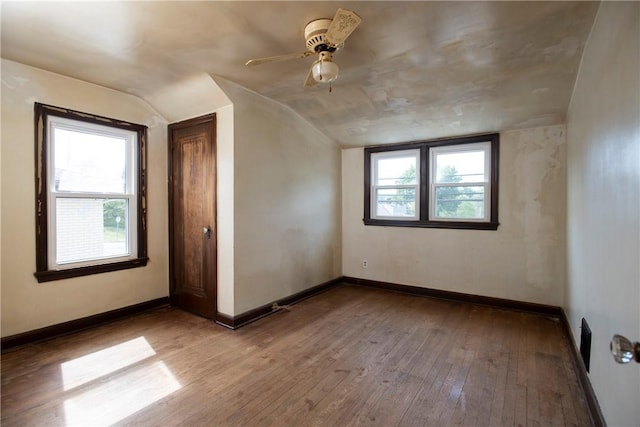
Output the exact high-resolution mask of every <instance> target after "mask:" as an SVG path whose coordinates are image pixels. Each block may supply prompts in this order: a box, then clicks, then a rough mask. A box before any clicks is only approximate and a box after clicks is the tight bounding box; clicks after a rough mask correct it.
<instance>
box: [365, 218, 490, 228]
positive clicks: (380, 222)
mask: <svg viewBox="0 0 640 427" xmlns="http://www.w3.org/2000/svg"><path fill="white" fill-rule="evenodd" d="M363 222H364V225H377V226H381V227H412V228H449V229H454V230H497V229H498V225H500V224H499V223H498V222H470V221H406V220H393V219H368V218H365V219H363Z"/></svg>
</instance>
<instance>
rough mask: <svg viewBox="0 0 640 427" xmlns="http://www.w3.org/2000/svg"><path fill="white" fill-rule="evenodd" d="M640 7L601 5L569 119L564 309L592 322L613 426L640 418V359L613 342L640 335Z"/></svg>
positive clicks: (574, 324) (576, 322)
mask: <svg viewBox="0 0 640 427" xmlns="http://www.w3.org/2000/svg"><path fill="white" fill-rule="evenodd" d="M639 23H640V3H638V2H630V3H613V2H603V3H602V4H601V6H600V10H599V11H598V15H597V17H596V20H595V23H594V27H593V30H592V33H591V35H590V37H589V40H588V42H587V45H586V48H585V52H584V56H583V59H582V64H581V67H580V71H579V74H578V79H577V82H576V86H575V89H574V94H573V98H572V100H571V105H570V108H569V113H568V122H567V144H568V145H567V147H568V149H567V159H568V164H567V170H568V179H567V181H568V205H567V206H568V207H567V213H568V216H567V218H568V222H567V224H568V225H567V250H568V252H567V267H568V268H567V296H566V309H567V312H568V317H569V321H570V323H571V329H572V331H573V333H574V336H575V337H576V341H577V342H579V336H580V329H579V327H580V320H581V319H582V318H583V317H584V318H585V319H586V320H587V322H589V325H590V327H591V330H592V333H593V338H592V348H591V370H590V375H589V376H590V380H591V383H592V385H593V387H594V390H595V392H596V394H597V396H598V400H599V402H600V406H601V409H602V411H603V414H604V416H605V419H606V421H607V423H608V425H610V426H631V425H638V422H640V405H638V403H639V400H638V396H640V364H637V363H633V364H632V365H627V366H621V365H617V364H616V363H615V362H614V361H613V359H612V357H611V355H610V353H609V341H610V340H611V338H612V336H613V334H616V333H619V334H622V335H626V336H627V337H628V338H630V339H632V340H634V341H637V340H640V308H639V307H640V224H639V222H640V65H639V63H640V56H639V52H640V43H639V40H640V24H639Z"/></svg>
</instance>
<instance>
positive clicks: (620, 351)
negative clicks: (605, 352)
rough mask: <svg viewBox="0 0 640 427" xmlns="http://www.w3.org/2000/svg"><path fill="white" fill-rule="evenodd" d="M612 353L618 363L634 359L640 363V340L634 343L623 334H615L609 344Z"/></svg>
mask: <svg viewBox="0 0 640 427" xmlns="http://www.w3.org/2000/svg"><path fill="white" fill-rule="evenodd" d="M609 348H610V349H611V354H612V355H613V358H614V360H615V361H616V362H618V363H629V362H631V361H632V360H635V361H636V362H638V363H640V342H634V343H632V342H631V341H630V340H629V339H627V338H626V337H623V336H622V335H618V334H616V335H614V336H613V339H612V340H611V343H610V344H609Z"/></svg>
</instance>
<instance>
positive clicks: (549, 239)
mask: <svg viewBox="0 0 640 427" xmlns="http://www.w3.org/2000/svg"><path fill="white" fill-rule="evenodd" d="M502 137H503V138H502V143H503V148H504V150H503V162H502V164H503V165H505V166H504V167H503V168H506V167H507V166H506V164H505V163H509V164H510V168H511V169H512V171H511V173H510V174H509V175H507V176H506V177H504V179H503V180H502V181H503V182H505V181H506V180H510V179H514V180H515V186H512V187H509V186H507V188H506V189H507V190H513V191H512V192H507V194H509V195H510V196H511V197H513V200H512V202H513V205H512V206H513V208H511V209H509V210H508V211H507V212H504V213H503V215H505V216H509V215H513V216H514V217H515V219H516V220H517V223H518V224H519V225H520V227H522V228H521V233H522V239H523V242H524V255H525V273H526V283H527V285H528V286H531V287H533V288H536V289H537V290H539V291H541V292H550V291H551V292H553V289H554V287H557V286H558V285H561V284H562V283H563V282H564V280H562V277H563V275H564V251H563V250H560V249H562V248H564V234H563V233H561V232H560V231H562V230H564V222H565V209H564V206H565V204H564V202H563V200H561V199H559V198H558V194H557V189H558V188H564V187H565V129H564V126H554V127H543V128H534V129H526V130H516V131H508V132H504V133H503V134H502ZM512 148H515V150H512ZM511 154H515V157H511ZM507 156H508V157H507ZM505 157H506V158H505ZM505 184H506V183H505ZM503 194H504V193H503ZM559 279H561V281H560V282H559Z"/></svg>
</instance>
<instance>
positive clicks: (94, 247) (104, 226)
mask: <svg viewBox="0 0 640 427" xmlns="http://www.w3.org/2000/svg"><path fill="white" fill-rule="evenodd" d="M35 113H36V227H37V229H36V246H37V248H36V250H37V257H36V259H37V261H36V264H37V265H36V268H37V271H36V273H35V275H36V277H37V278H38V280H39V281H41V282H42V281H49V280H56V279H62V278H68V277H75V276H81V275H86V274H95V273H100V272H105V271H114V270H121V269H125V268H132V267H138V266H142V265H145V264H146V261H147V258H146V226H145V197H144V144H145V140H146V127H144V126H141V125H136V124H133V123H127V122H122V121H118V120H113V119H107V118H104V117H98V116H94V115H90V114H85V113H79V112H75V111H72V110H67V109H63V108H57V107H51V106H47V105H43V104H36V106H35Z"/></svg>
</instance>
